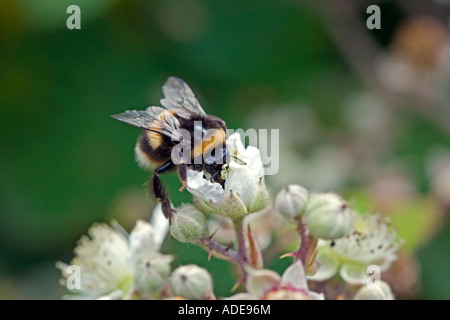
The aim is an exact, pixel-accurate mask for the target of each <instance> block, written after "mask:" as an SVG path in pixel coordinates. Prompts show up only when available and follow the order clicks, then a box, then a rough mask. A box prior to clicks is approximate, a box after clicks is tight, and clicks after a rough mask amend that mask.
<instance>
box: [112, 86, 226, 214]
mask: <svg viewBox="0 0 450 320" xmlns="http://www.w3.org/2000/svg"><path fill="white" fill-rule="evenodd" d="M163 92H164V96H165V97H164V99H162V100H161V105H162V106H163V107H164V108H162V107H149V108H147V109H146V110H142V111H136V110H132V111H126V112H124V113H121V114H117V115H113V116H112V117H113V118H115V119H117V120H120V121H123V122H126V123H128V124H131V125H133V126H136V127H139V128H141V129H143V132H142V134H141V135H140V136H139V138H138V141H137V144H136V147H135V153H136V159H137V161H138V163H139V164H140V165H141V166H143V167H145V168H149V169H154V172H153V175H152V177H151V179H150V187H151V191H152V192H153V194H154V195H155V197H156V199H157V200H158V201H159V202H161V204H162V210H163V213H164V214H165V216H166V217H167V218H169V219H170V216H171V213H172V211H173V210H172V208H171V205H170V200H169V197H168V195H167V193H166V191H165V190H164V187H163V185H162V183H161V181H160V179H159V177H158V176H159V175H161V174H163V173H165V172H170V171H174V170H176V171H177V174H178V177H179V179H180V181H181V183H182V186H181V188H180V191H182V190H183V189H184V188H185V187H186V183H187V169H188V168H191V169H193V170H196V171H201V172H203V173H204V176H205V178H208V179H210V180H211V181H212V182H218V183H220V184H221V185H222V186H224V183H225V181H224V180H223V178H222V176H221V174H220V172H221V171H222V168H223V165H224V164H226V163H227V162H228V159H229V157H228V156H229V154H228V151H227V149H226V132H227V128H226V124H225V122H224V121H223V120H221V119H219V118H217V117H214V116H210V115H207V114H206V113H205V112H204V111H203V109H202V107H201V106H200V104H199V102H198V100H197V99H196V97H195V95H194V94H193V92H192V90H191V89H190V88H189V86H188V85H187V84H186V83H185V82H184V81H183V80H181V79H178V78H173V77H171V78H169V79H168V80H167V82H166V84H165V85H164V86H163ZM174 155H175V156H176V157H175V158H174ZM180 159H181V160H180Z"/></svg>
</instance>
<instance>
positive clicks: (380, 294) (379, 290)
mask: <svg viewBox="0 0 450 320" xmlns="http://www.w3.org/2000/svg"><path fill="white" fill-rule="evenodd" d="M354 299H355V300H394V295H393V294H392V291H391V288H390V287H389V285H388V284H387V283H386V282H384V281H377V282H375V283H373V284H371V285H365V286H364V287H361V289H359V290H358V292H357V293H356V294H355V297H354Z"/></svg>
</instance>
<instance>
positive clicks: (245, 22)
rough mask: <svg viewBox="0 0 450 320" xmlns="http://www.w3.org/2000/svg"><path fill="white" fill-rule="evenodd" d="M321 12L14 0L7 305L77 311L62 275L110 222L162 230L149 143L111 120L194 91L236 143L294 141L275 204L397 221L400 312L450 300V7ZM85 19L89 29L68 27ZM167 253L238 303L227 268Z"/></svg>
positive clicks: (2, 277)
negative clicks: (167, 88) (301, 203)
mask: <svg viewBox="0 0 450 320" xmlns="http://www.w3.org/2000/svg"><path fill="white" fill-rule="evenodd" d="M317 2H318V3H315V2H314V1H300V0H299V1H294V0H286V1H270V0H258V1H256V0H251V1H235V0H232V1H206V0H159V1H144V0H126V1H125V0H82V1H81V0H75V1H68V0H58V1H56V0H55V1H49V0H39V1H38V0H32V1H31V0H30V1H29V0H0V298H3V299H11V298H18V299H54V298H59V297H60V296H61V294H62V293H63V292H64V290H63V289H62V288H61V287H59V285H58V278H59V273H58V271H57V270H56V269H55V268H54V263H55V261H57V260H64V261H67V262H68V261H70V259H71V257H72V249H73V247H74V246H75V243H76V241H77V239H78V238H79V237H80V236H81V235H82V234H84V233H85V232H86V231H87V229H88V228H89V226H90V225H91V224H92V223H94V222H99V221H106V222H108V221H110V220H111V219H117V220H118V221H119V222H120V223H121V224H122V225H124V226H125V228H126V229H127V230H130V229H131V228H132V226H133V224H134V222H135V220H136V219H137V218H143V219H148V218H149V215H150V212H151V208H152V206H153V205H154V202H153V201H152V199H147V198H146V197H145V188H144V183H145V182H146V180H147V179H148V177H149V173H147V172H145V171H143V170H142V169H140V168H139V167H138V166H137V165H136V163H135V160H134V152H133V148H134V145H135V141H136V138H137V136H138V134H139V130H137V129H136V128H133V127H131V126H127V125H124V124H122V123H120V122H118V121H115V120H114V119H112V118H110V115H111V114H114V113H119V112H122V111H124V110H126V109H131V108H133V109H143V108H145V107H147V106H149V105H158V104H159V99H160V98H161V97H162V92H161V86H162V84H163V83H164V82H165V80H166V79H167V77H168V76H177V77H181V78H183V79H184V80H185V81H186V82H187V83H189V84H190V85H191V87H192V88H193V90H194V92H195V93H196V94H197V96H198V98H199V100H200V102H201V103H202V105H203V107H204V109H205V110H206V111H207V112H208V113H210V114H214V115H216V116H219V117H221V118H222V119H224V120H225V121H226V122H227V124H228V127H229V128H243V129H244V130H246V129H248V128H267V129H272V128H274V129H280V137H281V141H280V144H279V150H280V163H281V165H280V171H279V174H278V175H276V176H269V177H267V183H268V185H269V188H270V189H271V192H272V194H276V192H277V191H278V190H279V189H280V188H281V187H283V186H284V185H286V184H287V183H298V184H302V185H304V186H305V187H308V188H311V189H314V190H324V191H336V192H339V193H341V194H343V195H345V196H346V198H348V199H350V200H351V201H352V203H354V204H355V206H357V207H358V208H360V209H361V210H371V211H381V212H383V213H386V214H389V215H391V216H392V220H393V224H394V225H395V227H397V229H398V230H399V233H400V235H401V236H402V237H404V238H405V239H406V240H407V245H406V248H405V249H404V255H405V256H406V258H405V259H402V262H401V264H400V265H399V266H398V269H399V270H400V271H398V272H400V274H405V273H408V272H409V273H408V278H407V279H404V282H405V283H400V284H399V283H397V284H395V285H393V288H394V289H395V290H394V291H395V292H396V293H397V294H398V297H400V298H405V299H409V298H415V299H449V298H450V272H449V270H450V254H449V253H450V225H449V223H448V219H447V218H446V216H447V214H448V211H449V208H450V205H449V203H450V195H449V194H450V118H449V114H450V111H449V109H450V108H449V106H450V98H449V89H450V86H449V79H450V75H449V74H450V68H449V61H450V59H449V54H448V52H449V48H450V46H449V36H448V28H447V26H448V21H447V19H448V13H449V7H448V2H445V1H440V2H432V1H419V0H414V1H371V2H368V1H350V0H345V1H332V0H329V1H328V0H327V1H325V0H324V1H323V2H322V1H317ZM319 2H320V4H319ZM72 4H76V5H78V6H79V7H80V9H81V27H82V28H81V30H68V29H67V27H66V20H67V18H68V17H69V16H70V14H68V13H66V9H67V7H68V6H69V5H72ZM369 4H378V5H379V6H380V8H381V13H382V15H381V27H382V28H381V30H368V29H367V28H366V25H365V24H366V19H367V17H368V14H366V8H367V6H368V5H369ZM405 21H406V22H408V21H409V24H407V23H406V22H405ZM405 23H406V24H405ZM164 182H165V183H166V184H167V185H168V188H169V193H170V194H171V195H172V197H173V201H174V202H175V204H178V203H181V202H183V201H185V202H186V201H190V196H189V194H188V193H187V192H186V191H185V192H183V193H181V194H180V193H178V192H177V188H178V184H179V182H177V178H176V177H174V176H173V175H172V176H167V177H164ZM163 249H164V251H166V252H176V255H177V259H176V261H175V262H174V264H175V265H178V264H183V263H197V264H199V265H201V266H205V267H207V268H208V269H209V270H211V272H212V275H213V278H215V283H214V285H215V290H216V295H217V296H224V295H229V294H230V289H231V287H232V286H233V284H234V281H235V279H234V278H233V274H232V272H230V271H231V268H230V266H229V265H228V264H227V263H225V262H222V261H219V260H216V259H212V260H211V261H210V262H208V261H207V253H205V252H203V251H202V250H200V249H198V248H196V247H194V246H186V245H182V244H179V243H177V242H176V241H175V240H173V239H168V240H167V241H166V242H165V244H164V247H163ZM285 252H286V251H285ZM285 252H281V253H285ZM288 263H289V261H285V260H277V259H276V258H275V259H272V260H271V261H269V262H268V266H269V267H272V268H274V269H275V270H277V271H282V270H283V269H284V268H285V267H286V266H287V264H288ZM405 270H406V271H405ZM214 275H223V276H221V277H214ZM391 277H392V275H391ZM394 278H395V276H394Z"/></svg>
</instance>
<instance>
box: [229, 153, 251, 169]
mask: <svg viewBox="0 0 450 320" xmlns="http://www.w3.org/2000/svg"><path fill="white" fill-rule="evenodd" d="M228 154H229V155H230V156H232V157H233V158H234V159H235V160H237V161H238V162H240V163H241V164H242V165H244V166H246V165H247V163H245V162H244V161H242V160H241V159H239V158H238V157H236V156H235V155H234V154H231V153H229V152H228Z"/></svg>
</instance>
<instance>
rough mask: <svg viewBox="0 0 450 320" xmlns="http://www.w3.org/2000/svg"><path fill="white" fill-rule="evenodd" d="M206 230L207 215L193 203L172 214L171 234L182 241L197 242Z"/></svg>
mask: <svg viewBox="0 0 450 320" xmlns="http://www.w3.org/2000/svg"><path fill="white" fill-rule="evenodd" d="M205 230H206V218H205V215H204V214H203V213H201V212H200V211H199V210H198V209H197V208H196V207H195V206H193V205H190V204H187V205H183V206H182V207H180V208H178V209H177V210H176V212H175V213H174V214H172V218H171V224H170V234H171V235H172V237H174V238H175V239H177V240H178V241H180V242H185V243H186V242H196V241H197V240H198V239H199V238H200V237H201V236H203V235H204V233H205Z"/></svg>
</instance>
